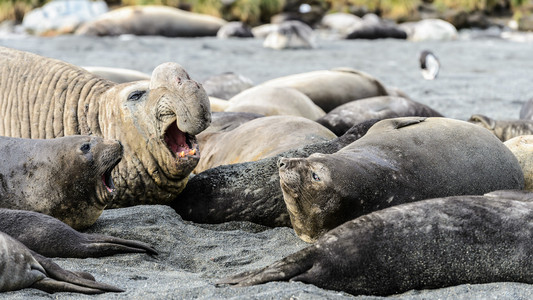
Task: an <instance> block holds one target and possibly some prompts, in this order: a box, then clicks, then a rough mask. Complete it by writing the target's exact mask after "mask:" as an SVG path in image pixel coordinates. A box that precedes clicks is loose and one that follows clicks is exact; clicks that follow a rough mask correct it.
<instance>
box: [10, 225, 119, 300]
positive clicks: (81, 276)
mask: <svg viewBox="0 0 533 300" xmlns="http://www.w3.org/2000/svg"><path fill="white" fill-rule="evenodd" d="M0 261H1V262H2V263H1V264H0V292H7V291H15V290H20V289H23V288H36V289H40V290H43V291H46V292H48V293H55V292H75V293H84V294H101V293H104V292H124V290H122V289H119V288H116V287H114V286H111V285H108V284H103V283H97V282H95V281H94V277H92V276H91V275H90V274H88V273H74V272H69V271H66V270H64V269H62V268H61V267H59V266H58V265H57V264H55V263H54V262H52V260H50V259H48V258H46V257H43V256H41V255H39V254H36V253H33V252H32V251H31V250H29V249H28V248H27V247H26V246H24V245H23V244H22V243H20V242H19V241H17V240H15V239H14V238H12V237H10V236H9V235H7V234H5V233H3V232H0Z"/></svg>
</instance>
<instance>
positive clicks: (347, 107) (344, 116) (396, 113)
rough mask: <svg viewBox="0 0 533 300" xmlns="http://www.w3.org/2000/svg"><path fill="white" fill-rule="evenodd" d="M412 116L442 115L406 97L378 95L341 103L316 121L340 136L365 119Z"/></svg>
mask: <svg viewBox="0 0 533 300" xmlns="http://www.w3.org/2000/svg"><path fill="white" fill-rule="evenodd" d="M412 116H417V117H442V115H441V114H440V113H439V112H437V111H435V110H434V109H432V108H431V107H429V106H427V105H424V104H422V103H419V102H416V101H413V100H410V99H408V98H404V97H396V96H379V97H370V98H366V99H360V100H355V101H351V102H348V103H345V104H342V105H340V106H338V107H336V108H334V109H333V110H331V111H330V112H329V113H327V114H326V115H324V116H323V117H321V118H319V119H317V120H316V121H317V122H318V123H320V124H322V125H324V126H325V127H326V128H328V129H329V130H331V131H333V132H334V133H335V134H336V135H338V136H341V135H343V134H344V133H345V132H346V130H348V129H350V128H351V127H352V126H354V125H356V124H359V123H361V122H363V121H365V120H370V119H380V120H383V119H388V118H397V117H412Z"/></svg>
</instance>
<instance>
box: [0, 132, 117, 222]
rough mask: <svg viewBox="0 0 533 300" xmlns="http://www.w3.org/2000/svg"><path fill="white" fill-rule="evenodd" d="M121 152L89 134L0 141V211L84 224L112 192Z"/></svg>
mask: <svg viewBox="0 0 533 300" xmlns="http://www.w3.org/2000/svg"><path fill="white" fill-rule="evenodd" d="M122 154H123V147H122V144H121V143H120V142H119V141H115V140H107V139H103V138H101V137H94V136H93V137H91V136H85V135H74V136H67V137H62V138H57V139H22V138H10V137H0V207H3V208H10V209H20V210H30V211H36V212H40V213H43V214H46V215H50V216H52V217H55V218H57V219H59V220H61V221H63V222H65V223H67V224H68V225H70V226H71V227H73V228H76V229H80V228H84V227H87V226H90V225H92V224H93V223H94V222H95V221H96V219H97V218H98V217H99V216H100V214H101V213H102V211H103V210H104V208H106V206H107V205H108V204H109V203H108V202H103V201H102V199H110V198H108V197H107V196H108V195H111V194H113V193H115V185H114V183H113V178H112V176H111V173H112V171H113V169H114V168H115V166H116V165H117V164H118V163H119V162H120V160H121V158H122Z"/></svg>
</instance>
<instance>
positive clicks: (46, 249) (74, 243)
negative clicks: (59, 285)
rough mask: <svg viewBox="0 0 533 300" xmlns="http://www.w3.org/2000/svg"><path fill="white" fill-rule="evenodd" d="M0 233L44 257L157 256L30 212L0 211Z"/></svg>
mask: <svg viewBox="0 0 533 300" xmlns="http://www.w3.org/2000/svg"><path fill="white" fill-rule="evenodd" d="M0 231H2V232H4V233H6V234H8V235H9V236H11V237H12V238H14V239H16V240H17V241H19V242H21V243H22V244H24V245H25V246H26V247H28V248H29V249H31V250H32V251H35V252H37V253H39V254H41V255H44V256H46V257H75V258H87V257H102V256H109V255H115V254H121V253H147V254H150V255H157V251H156V250H155V249H153V248H152V247H150V245H148V244H145V243H142V242H138V241H132V240H125V239H121V238H116V237H111V236H105V235H100V234H87V233H82V232H78V231H76V230H74V229H72V228H71V227H69V226H68V225H67V224H65V223H63V222H61V221H59V220H58V219H56V218H53V217H50V216H47V215H44V214H41V213H36V212H32V211H23V210H12V209H5V208H0Z"/></svg>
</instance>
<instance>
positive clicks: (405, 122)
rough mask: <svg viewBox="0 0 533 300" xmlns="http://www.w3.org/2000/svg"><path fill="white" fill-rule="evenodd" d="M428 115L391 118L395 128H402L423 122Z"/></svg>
mask: <svg viewBox="0 0 533 300" xmlns="http://www.w3.org/2000/svg"><path fill="white" fill-rule="evenodd" d="M426 119H427V118H426V117H408V118H397V119H391V120H390V122H391V126H392V127H393V128H394V129H400V128H403V127H407V126H411V125H415V124H418V123H422V122H424V121H425V120H426Z"/></svg>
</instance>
